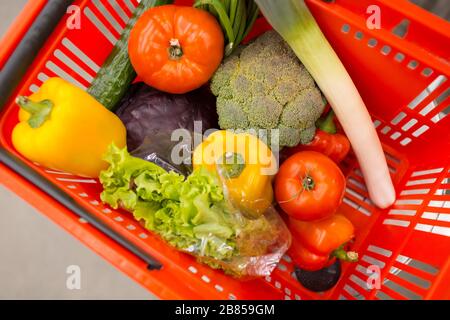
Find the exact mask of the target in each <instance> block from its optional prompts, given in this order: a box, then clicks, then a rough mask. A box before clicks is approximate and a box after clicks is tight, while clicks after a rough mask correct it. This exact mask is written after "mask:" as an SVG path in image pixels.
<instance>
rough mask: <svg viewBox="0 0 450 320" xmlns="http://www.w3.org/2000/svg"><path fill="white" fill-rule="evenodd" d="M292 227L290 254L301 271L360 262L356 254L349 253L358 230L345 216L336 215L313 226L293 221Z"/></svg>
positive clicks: (316, 222)
mask: <svg viewBox="0 0 450 320" xmlns="http://www.w3.org/2000/svg"><path fill="white" fill-rule="evenodd" d="M288 225H289V229H290V230H291V233H292V237H293V239H292V246H291V248H290V249H289V252H288V253H289V255H290V257H291V258H292V259H293V261H294V263H295V264H296V265H297V266H298V267H299V268H301V269H303V270H307V271H317V270H321V269H323V268H325V267H328V266H330V265H331V264H333V263H334V262H335V259H340V260H342V261H346V262H357V261H358V254H357V253H356V252H353V251H350V252H347V251H345V246H346V245H347V244H348V242H349V241H350V240H352V239H353V237H354V232H355V228H354V227H353V224H352V223H351V222H350V220H348V219H347V218H346V217H344V216H343V215H340V214H335V215H332V216H331V217H329V218H326V219H323V220H319V221H313V222H304V221H300V220H295V219H292V218H289V221H288Z"/></svg>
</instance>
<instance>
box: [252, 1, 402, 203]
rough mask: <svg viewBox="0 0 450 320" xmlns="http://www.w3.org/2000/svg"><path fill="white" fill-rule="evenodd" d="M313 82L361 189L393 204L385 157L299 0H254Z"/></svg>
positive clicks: (351, 89)
mask: <svg viewBox="0 0 450 320" xmlns="http://www.w3.org/2000/svg"><path fill="white" fill-rule="evenodd" d="M255 1H256V3H257V4H258V6H259V8H260V9H261V11H262V13H263V14H264V16H265V17H266V19H267V20H268V21H269V23H270V24H271V25H272V26H273V28H274V29H275V30H276V31H277V32H278V33H280V34H281V36H282V37H283V38H284V39H285V40H286V42H287V43H288V44H289V45H290V46H291V47H292V49H293V50H294V52H295V53H296V55H297V56H298V57H299V59H300V60H301V61H302V63H303V64H304V65H305V67H306V68H307V69H308V71H309V72H310V73H311V75H312V76H313V78H314V79H315V80H316V82H317V84H318V86H319V87H320V89H321V90H322V92H323V93H324V95H325V96H326V98H327V100H328V102H329V103H330V105H331V106H332V108H333V110H334V112H335V113H336V116H337V118H338V119H339V121H340V122H341V124H342V127H343V128H344V130H345V133H346V134H347V137H348V138H349V140H350V142H351V144H352V147H353V150H354V151H355V154H356V157H357V158H358V161H359V164H360V166H361V171H362V173H363V175H364V179H365V181H366V184H367V188H368V191H369V195H370V198H371V199H372V201H373V202H374V204H375V205H377V206H378V207H380V208H387V207H389V206H390V205H392V204H393V203H394V201H395V190H394V186H393V184H392V180H391V177H390V175H389V169H388V166H387V163H386V158H385V156H384V153H383V149H382V147H381V143H380V140H379V139H378V135H377V133H376V131H375V128H374V126H373V123H372V120H371V118H370V115H369V113H368V111H367V108H366V106H365V104H364V102H363V100H362V98H361V96H360V94H359V92H358V90H357V89H356V87H355V85H354V83H353V81H352V79H351V78H350V75H349V74H348V72H347V70H346V69H345V67H344V65H343V64H342V62H341V61H340V60H339V57H338V56H337V54H336V53H335V51H334V50H333V48H332V47H331V45H330V44H329V43H328V41H327V39H326V38H325V36H324V35H323V33H322V31H321V30H320V28H319V26H318V25H317V23H316V21H315V19H314V17H313V16H312V14H311V12H310V11H309V9H308V7H307V6H306V4H305V2H304V0H276V1H275V0H255Z"/></svg>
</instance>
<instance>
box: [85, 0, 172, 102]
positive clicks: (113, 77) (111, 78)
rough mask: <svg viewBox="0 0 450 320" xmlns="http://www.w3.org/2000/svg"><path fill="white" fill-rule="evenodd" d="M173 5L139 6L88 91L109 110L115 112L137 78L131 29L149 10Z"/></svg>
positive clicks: (162, 0)
mask: <svg viewBox="0 0 450 320" xmlns="http://www.w3.org/2000/svg"><path fill="white" fill-rule="evenodd" d="M172 3H173V0H142V1H141V3H140V4H139V6H137V8H136V10H135V11H134V13H133V17H131V19H130V21H129V22H128V24H127V26H126V27H125V29H124V30H123V32H122V35H121V37H120V39H119V40H118V41H117V43H116V45H115V46H114V48H113V50H112V51H111V53H110V55H109V56H108V58H107V59H106V61H105V63H104V64H103V66H102V67H101V68H100V70H99V72H98V73H97V76H96V77H95V79H94V81H93V82H92V84H91V86H90V87H89V89H88V93H89V94H90V95H92V96H93V97H94V98H95V99H97V101H98V102H100V103H101V104H102V105H104V106H105V107H106V108H107V109H109V110H114V108H115V107H116V105H117V104H118V103H119V101H120V100H121V99H122V97H123V96H124V95H125V93H126V91H127V90H128V88H129V86H130V85H131V83H132V82H133V80H134V79H135V78H136V72H135V71H134V68H133V66H132V65H131V62H130V58H129V56H128V38H129V36H130V33H131V29H133V27H134V25H135V24H136V22H137V20H138V19H139V18H140V17H141V16H142V14H143V13H144V12H145V11H147V10H148V9H150V8H152V7H156V6H162V5H166V4H172Z"/></svg>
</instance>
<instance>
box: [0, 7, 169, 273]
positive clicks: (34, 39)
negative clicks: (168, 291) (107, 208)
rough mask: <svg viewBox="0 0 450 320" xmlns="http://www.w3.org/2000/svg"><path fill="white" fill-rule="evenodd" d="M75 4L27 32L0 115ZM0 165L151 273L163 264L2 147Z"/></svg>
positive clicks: (11, 62) (5, 74)
mask: <svg viewBox="0 0 450 320" xmlns="http://www.w3.org/2000/svg"><path fill="white" fill-rule="evenodd" d="M72 2H73V0H51V1H47V4H46V5H45V7H44V8H43V9H42V11H41V12H40V14H39V15H38V16H37V18H36V19H35V21H34V22H33V24H32V25H31V27H30V29H29V30H28V32H27V33H26V34H25V36H24V37H23V39H22V40H21V42H20V44H19V45H18V46H17V47H16V49H15V50H14V52H13V53H12V55H11V57H10V58H9V59H8V61H7V62H6V63H5V65H4V67H3V69H2V70H1V71H0V83H1V86H0V112H1V111H2V110H3V109H4V108H5V107H6V103H7V102H8V100H9V99H10V97H11V95H12V94H13V93H14V92H15V90H16V88H17V86H18V84H19V83H20V81H21V79H22V78H23V76H24V75H25V73H26V72H27V70H28V68H29V67H30V65H31V64H32V63H33V61H34V59H35V57H36V56H37V54H38V52H39V51H40V49H41V48H42V47H43V45H44V44H45V42H46V41H47V39H48V37H49V36H50V35H51V34H52V32H53V30H54V28H55V27H56V26H57V24H58V23H59V21H60V20H61V19H62V18H63V17H64V15H65V14H66V10H67V7H68V6H69V5H70V4H71V3H72ZM0 163H3V164H5V165H6V166H7V167H8V168H10V169H11V170H13V171H14V172H16V173H18V174H19V175H21V176H22V177H24V178H25V179H26V180H28V181H29V182H31V183H32V184H33V185H35V186H36V187H38V188H40V189H41V190H43V191H44V192H46V193H47V194H48V195H49V196H51V197H52V198H54V199H55V200H56V201H58V202H60V203H61V204H62V205H63V206H65V207H66V208H67V209H69V210H71V211H72V212H73V213H74V214H76V215H77V216H79V217H80V218H83V219H84V220H86V221H87V222H89V223H90V224H91V225H92V226H94V227H95V228H97V229H98V230H100V231H101V232H103V233H104V234H106V235H107V236H109V237H110V238H111V239H113V240H115V241H116V242H117V243H119V244H120V245H122V246H123V247H124V248H126V249H127V250H129V251H130V252H132V253H133V254H134V255H136V256H137V257H139V258H140V259H141V260H143V261H144V262H145V263H146V264H147V269H149V270H159V269H161V268H162V264H161V263H160V262H159V261H158V260H156V259H155V258H153V257H152V256H150V255H148V254H147V253H146V252H143V251H142V250H141V249H140V248H138V247H137V246H135V245H134V244H132V243H131V242H130V241H128V240H127V239H125V238H124V237H123V236H121V235H120V234H118V233H117V232H115V231H114V230H112V229H111V228H109V227H108V226H106V225H105V224H104V223H102V222H101V221H100V220H99V219H97V218H96V217H95V216H93V215H92V214H91V213H90V212H88V211H87V210H85V209H84V208H83V207H82V206H81V205H79V204H78V203H77V202H76V201H75V200H74V199H72V198H71V197H70V196H69V195H67V194H66V193H65V192H63V191H62V190H60V189H59V188H58V187H57V186H56V185H54V184H53V183H52V182H51V181H49V180H48V179H46V178H44V177H43V176H41V175H40V174H38V173H37V172H36V171H34V170H33V169H32V168H30V167H29V166H28V165H27V164H26V163H25V162H24V161H22V160H21V159H19V158H18V157H16V156H15V155H13V154H12V153H10V152H9V151H8V150H6V149H5V148H4V147H3V146H1V145H0Z"/></svg>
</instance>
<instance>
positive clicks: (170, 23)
mask: <svg viewBox="0 0 450 320" xmlns="http://www.w3.org/2000/svg"><path fill="white" fill-rule="evenodd" d="M128 52H129V56H130V60H131V63H132V65H133V67H134V68H135V70H136V72H137V74H138V75H139V76H140V78H142V80H143V81H144V82H145V83H147V84H148V85H149V86H152V87H154V88H156V89H158V90H161V91H165V92H169V93H175V94H181V93H186V92H189V91H192V90H194V89H197V88H199V87H201V86H202V85H203V84H205V83H207V82H208V81H209V79H210V78H211V77H212V75H213V73H214V72H215V71H216V70H217V68H218V67H219V65H220V63H221V61H222V58H223V53H224V36H223V32H222V29H221V27H220V25H219V23H218V22H217V20H216V19H215V18H214V16H212V15H211V14H209V13H208V12H206V11H204V10H200V9H195V8H192V7H181V6H174V5H166V6H159V7H154V8H151V9H149V10H148V11H146V12H145V13H144V14H143V15H142V16H141V18H140V19H139V20H138V21H137V22H136V24H135V26H134V28H133V29H132V31H131V34H130V39H129V44H128Z"/></svg>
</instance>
